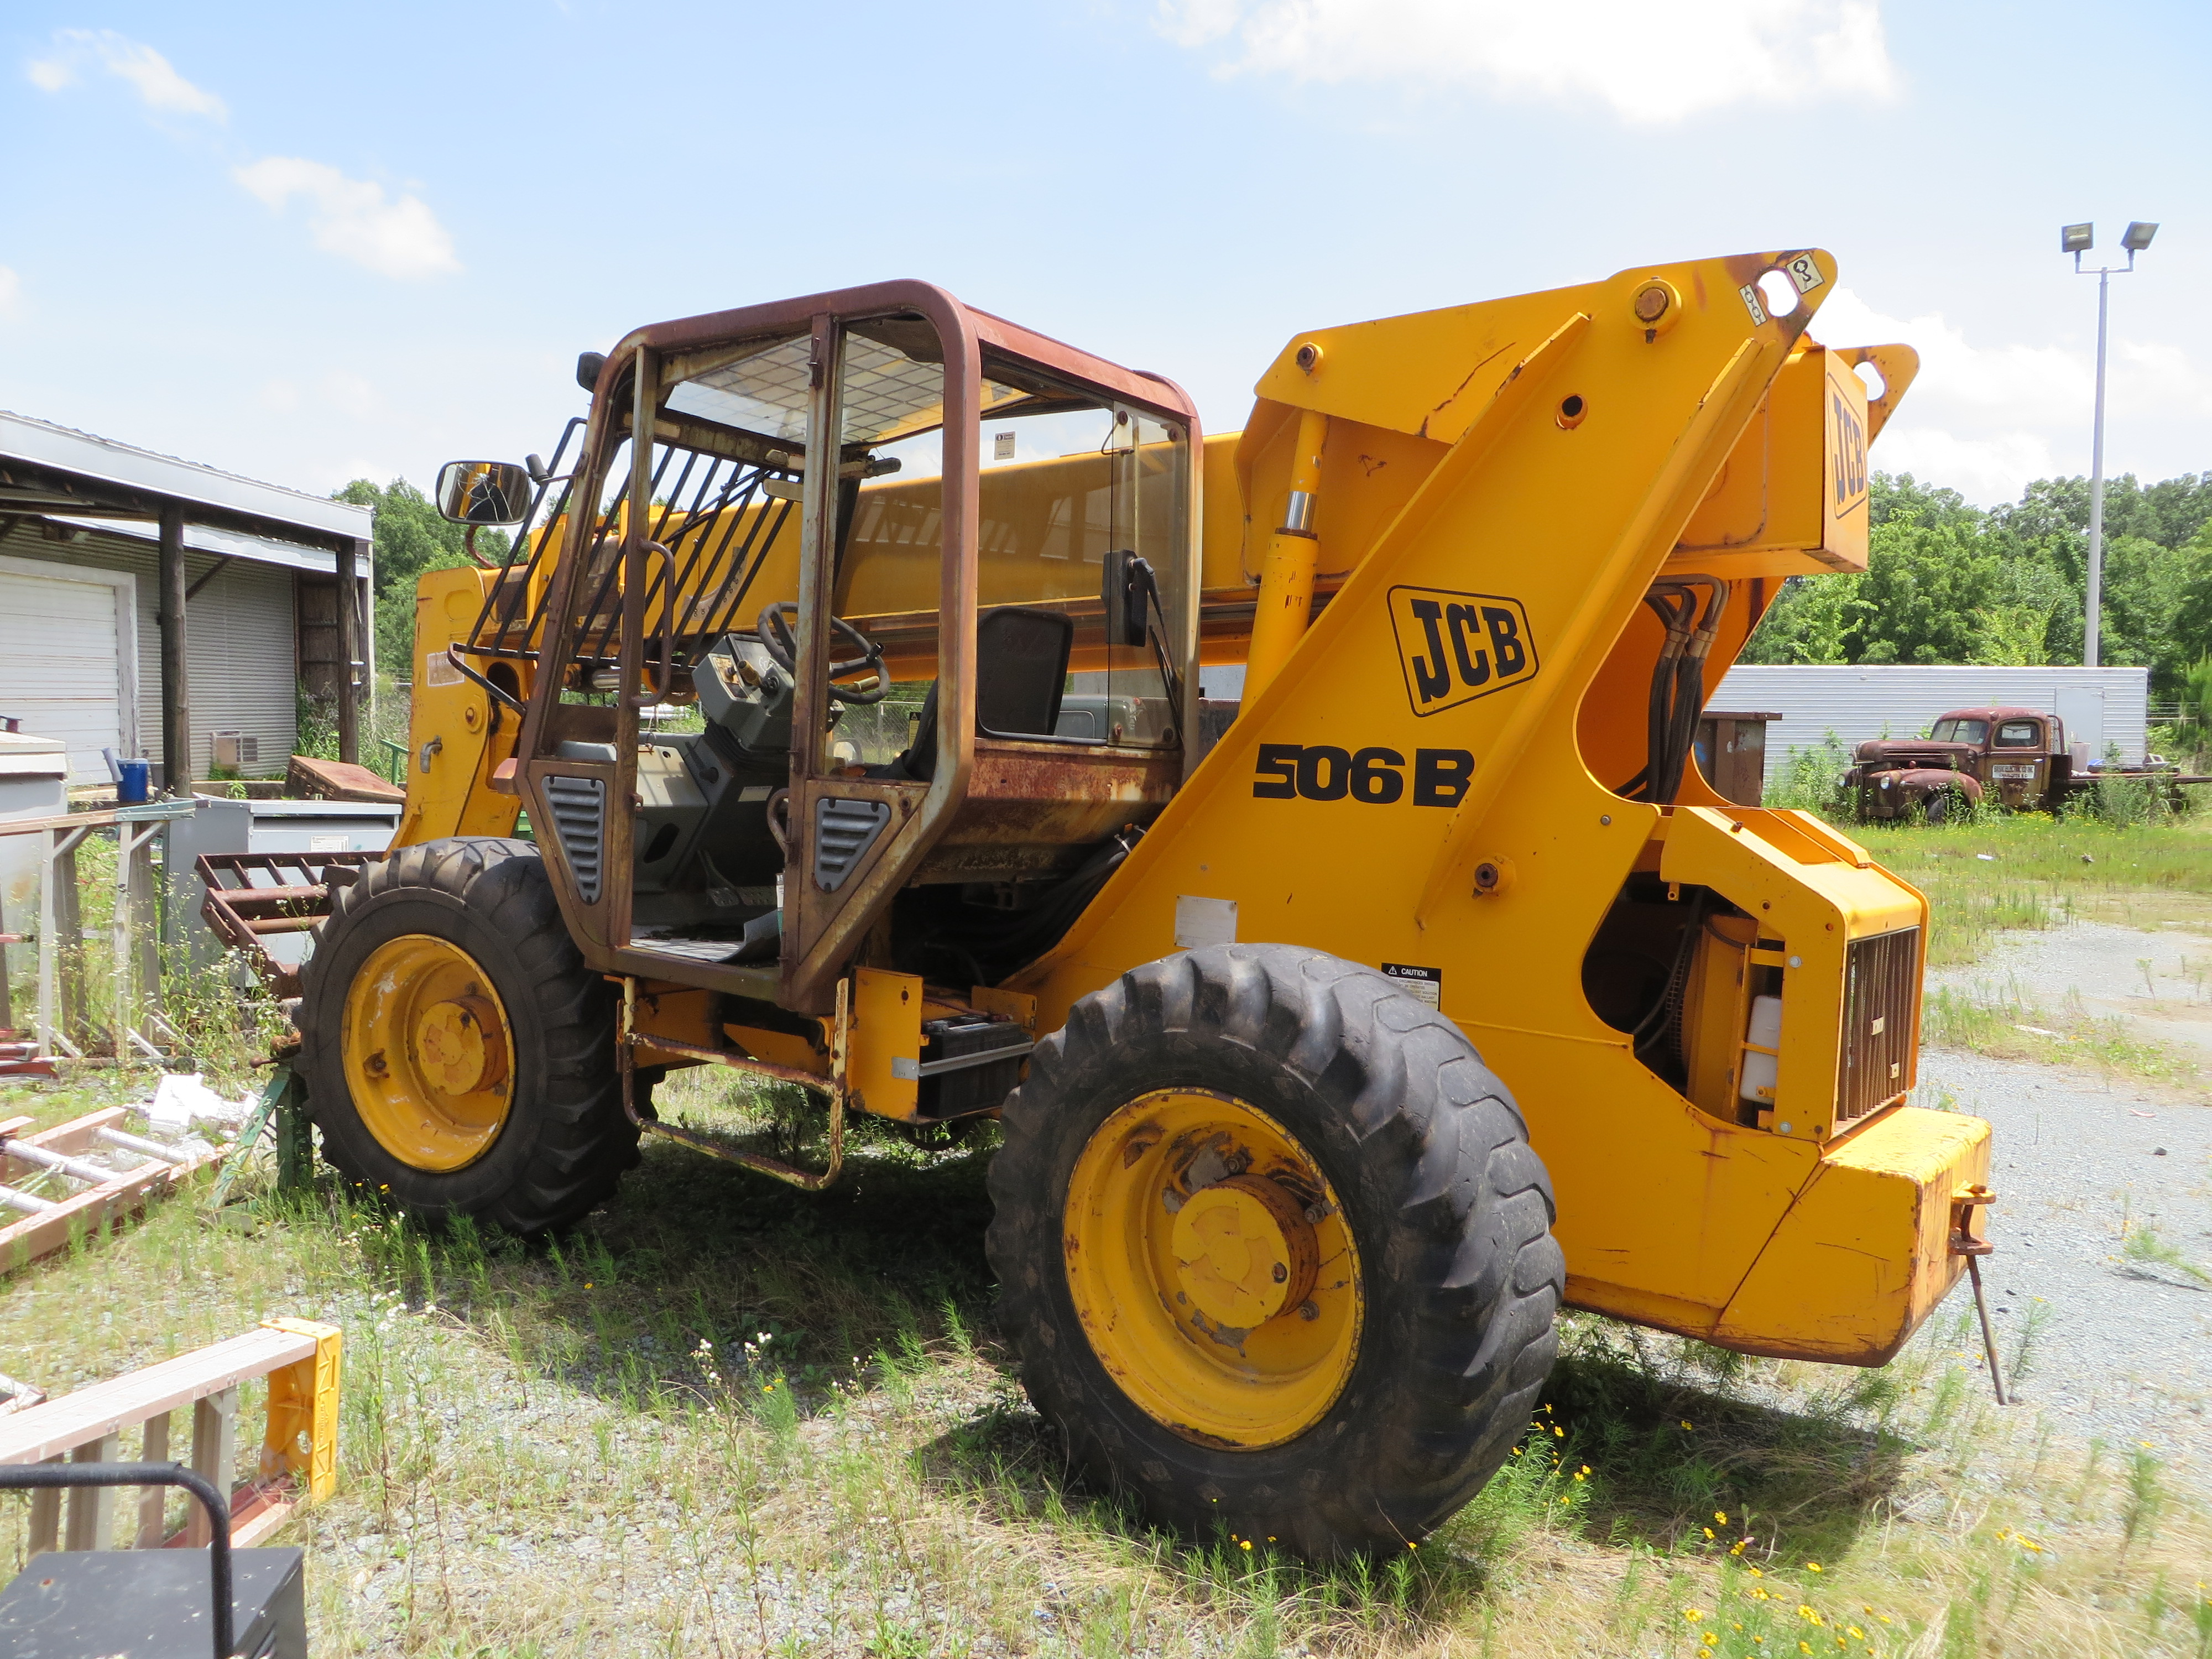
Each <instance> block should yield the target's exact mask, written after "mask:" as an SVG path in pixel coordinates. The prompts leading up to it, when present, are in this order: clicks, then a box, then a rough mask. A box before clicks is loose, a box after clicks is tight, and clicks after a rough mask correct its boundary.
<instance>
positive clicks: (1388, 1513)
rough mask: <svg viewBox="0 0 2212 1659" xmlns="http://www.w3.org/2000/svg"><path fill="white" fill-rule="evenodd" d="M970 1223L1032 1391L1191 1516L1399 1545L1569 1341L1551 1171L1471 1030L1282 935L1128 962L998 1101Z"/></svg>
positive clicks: (1481, 1456)
mask: <svg viewBox="0 0 2212 1659" xmlns="http://www.w3.org/2000/svg"><path fill="white" fill-rule="evenodd" d="M1002 1116H1003V1120H1004V1128H1005V1132H1006V1144H1005V1146H1004V1148H1003V1149H1002V1150H1001V1151H1000V1153H999V1155H998V1157H997V1158H996V1159H995V1161H994V1164H993V1165H992V1169H991V1176H990V1185H991V1195H992V1199H993V1201H994V1205H995V1206H996V1214H995V1217H994V1220H993V1222H992V1224H991V1229H990V1233H989V1236H988V1240H987V1246H988V1249H989V1254H990V1258H991V1263H992V1267H993V1268H994V1271H995V1272H996V1273H997V1274H998V1278H999V1282H1000V1310H1001V1320H1002V1323H1003V1325H1004V1326H1005V1328H1006V1330H1007V1332H1008V1334H1010V1336H1011V1337H1012V1340H1013V1342H1014V1344H1015V1346H1017V1348H1018V1351H1019V1353H1020V1357H1021V1363H1022V1376H1023V1380H1024V1383H1025V1384H1026V1385H1027V1387H1028V1389H1029V1392H1030V1398H1031V1399H1032V1401H1035V1402H1036V1407H1037V1409H1038V1410H1039V1411H1040V1412H1041V1413H1042V1414H1043V1415H1044V1416H1045V1417H1046V1418H1047V1419H1048V1420H1049V1421H1051V1422H1053V1423H1054V1424H1056V1425H1058V1426H1059V1427H1060V1430H1061V1431H1062V1432H1063V1434H1064V1435H1065V1437H1066V1443H1067V1446H1068V1449H1069V1451H1070V1452H1071V1454H1072V1455H1073V1457H1074V1459H1075V1461H1076V1462H1078V1463H1079V1464H1080V1465H1081V1466H1082V1467H1084V1468H1085V1469H1087V1470H1088V1471H1089V1472H1090V1473H1091V1474H1092V1475H1093V1476H1094V1478H1097V1479H1098V1480H1102V1481H1103V1482H1105V1483H1107V1484H1108V1485H1109V1486H1118V1487H1121V1488H1123V1489H1125V1490H1127V1491H1129V1492H1133V1493H1134V1494H1135V1495H1136V1496H1137V1497H1138V1498H1139V1499H1140V1501H1141V1502H1142V1504H1143V1505H1144V1507H1145V1509H1146V1511H1147V1512H1148V1513H1149V1514H1150V1515H1151V1516H1152V1518H1153V1519H1155V1520H1157V1521H1158V1522H1163V1523H1164V1524H1166V1525H1168V1526H1170V1527H1171V1528H1175V1529H1176V1530H1178V1531H1180V1532H1182V1533H1184V1534H1193V1535H1201V1536H1202V1535H1204V1534H1206V1533H1207V1532H1209V1531H1212V1530H1217V1529H1218V1530H1222V1531H1227V1532H1231V1533H1234V1534H1237V1536H1238V1537H1240V1538H1244V1539H1252V1540H1255V1541H1273V1542H1275V1543H1278V1544H1279V1545H1280V1546H1281V1547H1285V1548H1286V1549H1288V1550H1290V1551H1291V1552H1293V1553H1297V1554H1300V1555H1304V1556H1306V1557H1309V1558H1311V1559H1329V1558H1333V1557H1337V1556H1341V1555H1346V1554H1349V1553H1364V1552H1371V1551H1378V1550H1388V1549H1402V1548H1404V1547H1405V1546H1406V1545H1407V1543H1410V1542H1412V1541H1415V1540H1417V1539H1419V1537H1421V1536H1422V1535H1423V1534H1426V1533H1427V1532H1429V1531H1431V1529H1432V1528H1435V1527H1436V1526H1437V1525H1438V1524H1439V1523H1441V1522H1443V1521H1444V1520H1445V1519H1446V1518H1448V1517H1449V1516H1450V1515H1452V1514H1453V1513H1454V1512H1455V1510H1458V1509H1459V1508H1460V1507H1461V1505H1462V1504H1465V1503H1466V1502H1467V1500H1468V1498H1471V1497H1472V1496H1473V1495H1474V1492H1476V1491H1478V1490H1479V1489H1480V1486H1482V1484H1483V1483H1484V1482H1485V1481H1486V1480H1488V1479H1489V1477H1490V1476H1491V1474H1492V1473H1493V1472H1495V1470H1496V1469H1497V1468H1498V1465H1499V1464H1501V1463H1502V1462H1504V1460H1505V1458H1506V1456H1507V1455H1508V1454H1509V1452H1510V1449H1511V1448H1512V1446H1513V1444H1514V1443H1515V1441H1516V1440H1517V1439H1518V1437H1520V1435H1521V1433H1522V1431H1523V1430H1524V1429H1525V1427H1526V1426H1527V1424H1528V1413H1529V1411H1530V1408H1531V1407H1532V1406H1533V1404H1534V1400H1535V1395H1536V1392H1537V1389H1539V1388H1540V1387H1541V1384H1542V1383H1543V1380H1544V1377H1545V1376H1546V1375H1547V1373H1548V1372H1549V1370H1550V1369H1551V1365H1552V1361H1553V1357H1554V1354H1555V1352H1556V1351H1557V1336H1556V1334H1555V1332H1554V1329H1553V1318H1554V1316H1555V1313H1556V1311H1557V1309H1558V1306H1559V1303H1560V1301H1561V1299H1562V1298H1563V1297H1564V1295H1565V1265H1564V1261H1563V1259H1562V1257H1561V1255H1560V1254H1559V1247H1558V1245H1557V1244H1556V1243H1554V1242H1553V1239H1552V1237H1551V1234H1550V1231H1549V1229H1550V1225H1551V1222H1552V1219H1553V1201H1552V1193H1551V1185H1550V1182H1549V1180H1548V1178H1547V1176H1546V1174H1545V1171H1544V1168H1543V1165H1542V1164H1541V1161H1540V1160H1539V1159H1538V1158H1537V1157H1536V1155H1535V1153H1534V1151H1533V1150H1532V1149H1531V1148H1530V1147H1529V1146H1528V1136H1527V1129H1526V1127H1525V1126H1524V1124H1523V1123H1522V1119H1521V1115H1520V1113H1519V1112H1518V1110H1517V1109H1516V1108H1515V1107H1514V1105H1513V1103H1512V1101H1511V1098H1510V1097H1509V1096H1508V1095H1507V1093H1506V1091H1505V1090H1504V1086H1503V1085H1500V1084H1499V1083H1498V1079H1496V1078H1495V1077H1493V1076H1492V1074H1491V1073H1490V1072H1489V1071H1488V1070H1487V1068H1486V1067H1485V1066H1483V1064H1482V1061H1481V1060H1480V1056H1478V1055H1477V1054H1476V1053H1475V1052H1474V1048H1473V1047H1472V1046H1471V1045H1469V1043H1468V1041H1467V1039H1466V1037H1465V1036H1463V1035H1462V1033H1461V1031H1460V1030H1459V1028H1458V1027H1457V1026H1456V1025H1455V1024H1452V1023H1451V1021H1449V1019H1446V1018H1444V1017H1443V1015H1442V1014H1440V1013H1438V1012H1436V1011H1435V1010H1433V1009H1431V1008H1430V1007H1429V1006H1426V1005H1425V1003H1423V1002H1421V1001H1419V1000H1417V999H1415V998H1413V997H1412V996H1410V995H1408V994H1406V993H1405V992H1404V991H1403V990H1401V989H1400V988H1399V987H1396V986H1395V985H1394V984H1393V983H1392V982H1391V981H1389V980H1386V979H1384V978H1383V977H1382V976H1381V975H1378V974H1376V973H1374V972H1372V971H1370V970H1368V969H1363V968H1359V967H1357V966H1355V965H1353V964H1352V963H1346V962H1343V961H1340V960H1339V959H1337V958H1335V957H1328V956H1326V955H1323V954H1322V953H1321V952H1318V951H1309V950H1304V949H1301V948H1298V947H1295V946H1291V945H1226V946H1216V947H1209V948H1206V949H1203V950H1198V951H1190V952H1188V953H1187V954H1183V955H1179V956H1175V957H1168V958H1166V959H1164V960H1163V961H1159V962H1155V963H1149V964H1147V965H1146V966H1145V967H1142V968H1139V969H1134V970H1133V971H1132V972H1130V973H1127V974H1125V975H1122V976H1121V979H1120V980H1118V981H1115V983H1114V984H1112V985H1110V986H1108V987H1105V988H1104V989H1103V990H1100V991H1098V992H1096V993H1094V994H1092V995H1091V996H1088V997H1085V999H1083V1000H1082V1001H1080V1002H1079V1003H1077V1004H1076V1006H1074V1008H1073V1010H1071V1011H1070V1013H1069V1018H1068V1022H1067V1024H1066V1027H1065V1028H1064V1029H1063V1030H1061V1031H1060V1032H1059V1033H1058V1034H1057V1035H1055V1036H1052V1037H1050V1038H1048V1039H1047V1040H1046V1041H1045V1042H1042V1043H1041V1044H1039V1045H1038V1047H1037V1048H1036V1052H1035V1054H1033V1055H1032V1056H1031V1059H1030V1071H1029V1075H1028V1077H1027V1078H1026V1079H1025V1080H1024V1082H1023V1084H1022V1085H1021V1087H1020V1088H1019V1089H1018V1090H1017V1091H1015V1092H1014V1093H1013V1094H1012V1096H1010V1097H1008V1098H1007V1100H1006V1105H1005V1108H1004V1109H1003V1113H1002Z"/></svg>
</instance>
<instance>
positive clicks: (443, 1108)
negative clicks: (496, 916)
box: [343, 933, 514, 1171]
mask: <svg viewBox="0 0 2212 1659" xmlns="http://www.w3.org/2000/svg"><path fill="white" fill-rule="evenodd" d="M343 1047H344V1051H345V1062H346V1086H347V1088H348V1089H349V1091H351V1093H352V1096H353V1102H354V1107H355V1109H356V1111H357V1112H359V1114H360V1115H361V1121H362V1125H363V1126H364V1127H366V1128H367V1129H368V1132H369V1133H371V1134H372V1135H374V1136H375V1137H376V1139H377V1141H378V1143H379V1144H380V1146H383V1148H384V1149H385V1151H386V1152H389V1153H391V1154H392V1157H394V1158H398V1160H399V1161H400V1162H401V1163H403V1164H406V1165H407V1166H408V1167H409V1168H410V1169H416V1170H435V1171H443V1170H458V1169H461V1168H463V1167H464V1166H465V1165H467V1164H473V1163H474V1162H475V1161H476V1160H477V1158H482V1157H483V1155H484V1154H485V1153H486V1152H489V1151H490V1150H491V1147H492V1144H493V1143H494V1142H495V1141H496V1140H497V1139H499V1135H500V1131H501V1129H502V1128H503V1127H506V1124H507V1109H508V1107H509V1106H510V1104H511V1103H512V1102H511V1100H510V1096H511V1093H512V1089H513V1085H512V1083H511V1081H510V1079H512V1078H513V1073H514V1036H513V1032H512V1031H511V1030H509V1028H508V1026H507V1014H506V1010H505V1008H504V1007H503V1006H501V1002H500V1000H499V995H498V993H497V991H496V990H495V988H494V987H493V986H492V983H491V980H490V977H489V975H486V974H485V972H484V970H483V968H482V967H481V966H480V965H478V963H477V961H476V959H475V958H474V957H471V956H470V955H469V953H468V952H467V951H464V950H463V949H461V948H460V946H459V945H455V944H453V942H452V941H451V940H448V939H439V938H436V937H434V936H432V935H430V934H428V933H406V934H403V935H401V936H400V937H399V938H398V939H388V940H386V942H385V943H384V944H382V945H379V946H378V947H377V948H376V949H375V950H374V951H371V952H370V953H369V955H368V958H367V959H366V960H365V961H363V962H362V964H361V966H360V968H359V969H356V971H355V974H354V977H353V981H352V983H351V984H349V986H348V987H346V995H345V1033H344V1039H343Z"/></svg>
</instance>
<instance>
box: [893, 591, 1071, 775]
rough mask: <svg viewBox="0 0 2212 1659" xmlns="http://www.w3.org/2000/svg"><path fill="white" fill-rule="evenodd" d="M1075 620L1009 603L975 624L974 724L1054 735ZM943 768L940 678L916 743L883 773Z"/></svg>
mask: <svg viewBox="0 0 2212 1659" xmlns="http://www.w3.org/2000/svg"><path fill="white" fill-rule="evenodd" d="M1074 647H1075V623H1074V620H1073V618H1072V617H1064V616H1062V615H1061V614H1060V612H1059V611H1032V610H1030V609H1028V608H1026V607H1025V606H1022V605H1008V606H1006V608H1005V609H1004V610H1001V611H991V612H989V613H988V614H987V615H986V616H985V617H983V618H982V619H981V621H980V622H978V623H976V624H975V726H976V729H977V730H978V731H981V732H987V733H991V734H994V735H996V736H999V737H1009V738H1014V737H1025V736H1026V737H1049V736H1051V735H1052V729H1053V727H1054V726H1057V725H1058V724H1059V723H1060V697H1061V696H1062V695H1063V694H1064V693H1065V692H1066V690H1067V659H1068V656H1069V653H1071V652H1072V651H1073V649H1074ZM936 772H937V684H936V683H935V682H933V683H932V684H931V685H930V688H929V696H928V697H927V699H926V700H925V701H924V702H923V703H922V705H921V722H920V725H919V726H918V728H917V729H916V731H915V739H914V744H913V746H912V747H911V748H909V749H908V750H907V751H906V752H905V753H904V754H902V755H901V756H900V757H898V758H897V759H896V760H895V761H892V762H891V763H890V764H889V765H887V766H885V767H884V768H883V769H882V770H881V772H880V773H879V774H878V775H879V776H883V777H898V778H913V779H915V780H917V781H922V782H927V781H928V780H929V779H930V778H932V777H933V776H934V775H936Z"/></svg>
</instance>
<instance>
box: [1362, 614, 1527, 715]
mask: <svg viewBox="0 0 2212 1659" xmlns="http://www.w3.org/2000/svg"><path fill="white" fill-rule="evenodd" d="M1390 628H1391V631H1392V632H1393V633H1395V635H1397V636H1398V663H1399V665H1400V666H1401V668H1403V669H1404V670H1405V672H1406V695H1407V697H1408V698H1410V699H1411V700H1412V702H1413V712H1414V713H1415V714H1436V713H1437V711H1438V710H1440V709H1444V708H1457V707H1458V706H1459V705H1460V704H1461V703H1463V702H1474V699H1475V698H1477V697H1486V696H1489V695H1490V694H1491V693H1492V692H1493V691H1503V690H1505V689H1506V688H1507V687H1508V686H1514V685H1519V684H1522V683H1523V682H1524V681H1528V680H1533V679H1534V678H1536V667H1537V664H1536V642H1535V641H1534V639H1533V638H1532V637H1531V636H1530V635H1529V632H1528V612H1527V611H1524V610H1522V607H1521V601H1520V600H1518V599H1507V598H1505V597H1504V595H1503V594H1499V593H1453V592H1446V591H1445V590H1444V589H1443V588H1440V587H1394V588H1392V589H1391V590H1390Z"/></svg>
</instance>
